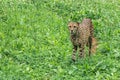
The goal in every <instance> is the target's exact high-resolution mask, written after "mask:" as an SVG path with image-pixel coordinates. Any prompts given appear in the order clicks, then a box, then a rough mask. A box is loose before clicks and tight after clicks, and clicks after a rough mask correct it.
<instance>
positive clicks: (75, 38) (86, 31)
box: [68, 19, 96, 61]
mask: <svg viewBox="0 0 120 80" xmlns="http://www.w3.org/2000/svg"><path fill="white" fill-rule="evenodd" d="M68 27H69V31H70V37H71V42H72V44H73V54H72V60H73V61H75V60H76V56H75V55H76V52H77V49H78V48H79V57H84V56H85V54H84V48H85V46H88V47H89V56H90V55H91V51H94V48H95V47H92V41H93V40H94V41H95V40H96V39H95V38H94V36H93V25H92V21H91V20H90V19H84V20H83V21H82V23H79V22H69V23H68ZM94 43H95V42H94ZM92 48H93V50H92Z"/></svg>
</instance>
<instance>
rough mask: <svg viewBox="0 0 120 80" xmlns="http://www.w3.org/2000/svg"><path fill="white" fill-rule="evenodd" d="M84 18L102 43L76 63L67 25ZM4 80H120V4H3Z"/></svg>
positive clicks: (74, 0)
mask: <svg viewBox="0 0 120 80" xmlns="http://www.w3.org/2000/svg"><path fill="white" fill-rule="evenodd" d="M83 18H91V19H92V21H93V24H94V29H95V31H94V32H95V36H96V38H97V40H98V44H99V45H98V49H97V52H96V54H95V55H94V56H91V57H88V56H87V57H86V58H85V59H79V58H78V59H77V61H76V62H75V63H73V62H71V55H72V44H71V42H70V37H69V31H68V27H67V24H68V21H79V22H81V20H82V19H83ZM0 80H120V0H0Z"/></svg>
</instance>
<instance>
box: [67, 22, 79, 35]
mask: <svg viewBox="0 0 120 80" xmlns="http://www.w3.org/2000/svg"><path fill="white" fill-rule="evenodd" d="M78 27H79V23H78V22H69V23H68V28H69V31H70V34H71V35H75V34H76V33H77V30H78Z"/></svg>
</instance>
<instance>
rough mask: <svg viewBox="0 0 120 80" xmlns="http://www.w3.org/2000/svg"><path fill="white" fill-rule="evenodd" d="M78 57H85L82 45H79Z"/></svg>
mask: <svg viewBox="0 0 120 80" xmlns="http://www.w3.org/2000/svg"><path fill="white" fill-rule="evenodd" d="M79 57H80V58H83V57H85V54H84V45H79Z"/></svg>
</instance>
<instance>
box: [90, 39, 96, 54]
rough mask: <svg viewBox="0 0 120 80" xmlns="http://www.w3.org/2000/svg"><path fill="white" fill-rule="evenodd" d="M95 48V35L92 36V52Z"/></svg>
mask: <svg viewBox="0 0 120 80" xmlns="http://www.w3.org/2000/svg"><path fill="white" fill-rule="evenodd" d="M96 49H97V40H96V38H95V37H92V49H91V51H92V53H95V52H96Z"/></svg>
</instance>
